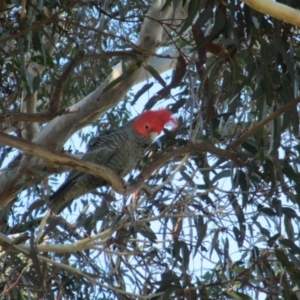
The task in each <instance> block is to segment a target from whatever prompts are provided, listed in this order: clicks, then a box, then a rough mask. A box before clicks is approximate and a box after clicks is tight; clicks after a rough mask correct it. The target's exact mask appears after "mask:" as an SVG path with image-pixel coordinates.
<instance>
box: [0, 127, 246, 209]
mask: <svg viewBox="0 0 300 300" xmlns="http://www.w3.org/2000/svg"><path fill="white" fill-rule="evenodd" d="M0 140H1V143H2V144H4V145H8V146H11V147H14V148H18V149H20V150H22V151H24V152H26V153H28V154H30V155H34V156H37V157H39V158H42V159H43V160H45V161H46V162H47V163H48V164H49V166H48V167H47V168H43V171H44V172H48V173H49V175H50V174H51V173H53V172H55V171H57V170H58V169H59V168H60V167H61V165H67V166H70V167H72V168H74V169H76V170H78V171H81V172H85V173H89V174H91V175H94V176H97V177H100V178H101V179H103V180H105V181H106V182H107V183H108V185H110V186H111V187H112V188H113V189H114V190H115V191H116V192H118V193H120V194H123V195H130V194H132V193H133V192H135V191H137V190H139V189H140V188H141V187H142V186H143V184H144V181H145V180H146V179H148V178H149V177H150V176H151V174H153V172H154V171H155V170H157V169H158V168H160V167H161V166H163V165H164V164H165V163H167V162H169V161H170V160H172V159H173V158H175V157H178V156H180V155H184V154H188V153H196V152H210V153H212V154H215V155H218V156H221V157H224V158H228V159H231V160H233V161H235V162H236V163H237V164H240V161H239V158H238V155H237V153H236V152H233V151H228V150H222V149H219V148H216V147H214V146H213V145H209V144H194V145H189V146H185V147H181V148H178V149H175V150H172V151H171V152H168V153H166V154H164V155H162V157H160V158H159V159H157V160H155V161H154V162H153V163H151V165H150V166H148V167H147V168H146V169H145V170H144V171H143V172H142V173H141V174H140V175H139V176H138V177H137V178H136V179H135V180H134V181H133V182H132V183H131V184H130V185H127V186H126V185H125V182H124V180H123V179H122V178H121V177H120V176H118V175H117V174H116V173H115V172H113V171H112V170H110V169H108V168H106V167H104V166H100V165H96V164H93V163H90V162H87V161H83V160H80V159H78V158H75V157H72V156H70V155H67V154H63V153H57V152H55V151H51V150H48V149H46V148H44V147H42V146H40V145H37V144H35V143H32V142H29V141H26V140H24V139H20V138H17V137H14V136H11V135H8V134H5V133H1V132H0ZM240 157H241V158H242V157H243V154H241V155H240ZM26 163H27V164H28V165H30V162H28V160H27V161H26ZM34 164H35V165H36V162H35V163H34ZM40 180H42V177H41V178H39V177H38V175H37V176H35V177H34V181H35V182H38V181H40ZM15 186H16V187H18V183H15ZM18 188H19V189H20V188H21V187H18ZM5 203H7V202H6V200H5V197H3V198H2V199H0V204H1V205H3V204H5Z"/></svg>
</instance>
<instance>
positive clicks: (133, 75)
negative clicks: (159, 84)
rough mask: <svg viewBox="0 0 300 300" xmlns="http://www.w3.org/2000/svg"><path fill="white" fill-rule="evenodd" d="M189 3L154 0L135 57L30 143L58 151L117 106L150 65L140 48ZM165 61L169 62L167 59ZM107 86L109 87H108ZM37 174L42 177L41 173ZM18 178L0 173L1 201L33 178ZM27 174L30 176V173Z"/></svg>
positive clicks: (155, 42)
mask: <svg viewBox="0 0 300 300" xmlns="http://www.w3.org/2000/svg"><path fill="white" fill-rule="evenodd" d="M188 2H189V1H187V3H186V5H185V7H184V10H183V8H182V7H181V6H180V7H179V8H178V9H177V10H175V11H174V8H173V6H172V5H170V6H168V7H167V8H166V9H165V10H163V11H161V9H162V7H163V5H164V4H165V1H160V0H156V1H153V3H152V6H151V8H150V10H149V14H148V15H149V18H145V20H144V23H143V25H142V30H141V34H140V39H139V43H138V47H140V48H141V54H140V55H138V56H137V58H136V59H131V60H127V61H126V62H120V63H119V64H118V65H117V66H116V68H115V69H114V70H113V72H112V73H111V74H110V75H109V76H108V77H107V78H106V79H105V80H104V82H103V83H102V84H101V85H100V86H99V87H98V88H97V89H96V90H95V91H94V92H92V93H91V94H89V95H88V96H86V97H85V98H84V99H82V100H81V101H80V102H78V103H76V104H74V105H73V106H71V107H70V108H69V111H70V112H76V113H74V114H72V115H71V114H68V115H64V116H60V117H57V118H55V119H54V120H52V121H51V122H50V123H49V124H48V125H47V126H46V127H44V128H43V130H42V131H41V132H40V133H39V134H38V135H37V136H36V137H35V138H34V139H33V142H35V143H36V144H39V145H41V146H43V147H45V148H47V149H52V150H58V149H60V148H61V146H62V145H63V144H64V143H65V142H66V141H67V139H68V138H69V137H70V136H71V135H72V134H73V133H74V132H76V131H77V130H79V129H81V128H82V127H84V126H85V125H86V124H87V123H88V122H91V121H93V120H95V119H97V118H99V117H100V116H102V115H103V114H104V113H105V112H106V111H107V110H108V109H110V108H112V107H114V106H115V105H117V104H118V103H119V102H120V101H121V100H122V98H123V97H124V96H125V95H126V93H127V91H128V90H129V89H130V88H131V87H132V86H133V85H134V84H135V83H136V82H138V81H140V80H141V79H140V78H141V74H143V75H145V74H146V73H143V72H144V68H143V66H144V65H147V64H149V62H150V61H151V59H152V56H151V55H149V54H148V55H147V54H145V53H143V49H146V50H147V51H150V52H152V53H155V52H156V51H157V49H158V48H159V46H160V44H161V43H162V42H163V41H162V40H160V38H161V37H162V36H163V31H164V29H163V27H162V26H161V24H160V22H162V21H163V20H171V21H172V20H177V21H174V22H175V23H176V24H177V22H178V18H177V14H179V15H180V16H181V17H182V16H184V15H187V10H188ZM150 18H151V19H150ZM154 20H155V21H154ZM143 47H145V48H143ZM168 62H169V63H170V61H168ZM169 68H170V66H169ZM124 70H126V72H127V74H124ZM148 76H149V75H148ZM120 78H121V79H122V80H120V82H116V80H118V79H120ZM112 83H113V84H112ZM110 85H111V86H110ZM107 87H109V89H108V88H107ZM39 167H41V161H40V162H39ZM44 167H45V168H47V166H46V165H44ZM20 169H21V170H22V172H23V173H24V172H26V170H30V169H31V171H34V170H36V165H34V164H32V163H31V164H28V162H27V161H23V163H22V162H21V165H19V166H18V170H20ZM8 176H9V178H11V180H10V182H8V181H7V178H8ZM37 176H38V177H41V176H42V175H37ZM18 177H20V175H19V171H16V170H15V172H13V171H11V170H7V171H5V172H2V174H1V176H0V193H1V195H2V197H1V201H2V203H7V202H9V201H11V200H12V199H13V198H14V196H15V195H16V193H18V192H19V190H20V188H22V187H24V186H26V185H28V184H29V183H32V181H27V178H26V180H25V181H23V184H22V185H21V183H20V184H19V185H18V186H17V185H16V184H15V182H16V178H18ZM27 177H29V175H28V176H27Z"/></svg>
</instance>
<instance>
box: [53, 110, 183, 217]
mask: <svg viewBox="0 0 300 300" xmlns="http://www.w3.org/2000/svg"><path fill="white" fill-rule="evenodd" d="M167 124H170V125H172V126H174V127H176V126H177V120H176V119H175V118H174V117H173V116H172V112H170V111H169V110H167V109H160V110H156V111H152V110H148V111H145V112H143V113H142V114H141V115H139V116H137V117H136V118H134V119H132V120H131V121H129V122H128V123H127V124H125V125H124V126H123V127H120V128H117V129H112V130H107V131H104V132H103V133H101V134H100V135H99V136H97V137H95V138H93V139H92V140H91V142H90V143H89V145H88V151H87V153H86V154H85V155H84V156H83V157H82V159H83V160H85V161H89V162H93V163H95V164H98V165H102V166H105V167H107V168H110V169H111V170H113V171H114V172H115V173H117V174H118V175H120V176H122V177H123V176H126V175H127V174H128V173H129V172H130V171H132V170H133V169H134V168H135V167H136V165H137V163H138V162H139V161H140V159H142V157H143V156H144V154H145V152H146V150H147V148H148V147H149V145H150V144H151V143H152V142H153V141H154V140H155V138H156V137H157V135H159V134H160V133H161V131H162V130H163V128H164V127H165V126H166V125H167ZM105 185H107V183H106V182H105V181H104V180H103V179H101V178H98V177H95V176H93V175H90V174H87V173H82V172H80V171H77V170H73V171H71V172H70V174H69V176H68V177H67V179H66V181H65V182H64V183H63V184H62V185H61V186H60V187H59V188H58V189H57V191H56V192H54V193H53V194H52V195H51V197H50V199H49V206H50V208H51V209H52V210H53V211H54V212H55V213H60V212H61V211H62V210H63V209H64V208H66V207H67V206H68V205H70V204H71V202H72V201H73V200H74V199H76V198H78V197H80V196H82V195H84V194H86V193H88V192H91V191H93V190H94V189H96V188H98V187H101V186H105Z"/></svg>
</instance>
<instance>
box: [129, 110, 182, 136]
mask: <svg viewBox="0 0 300 300" xmlns="http://www.w3.org/2000/svg"><path fill="white" fill-rule="evenodd" d="M166 125H171V126H172V127H173V128H176V127H177V120H176V119H175V118H174V117H173V116H172V112H171V111H169V110H168V109H160V110H147V111H145V112H143V113H142V114H141V115H140V116H138V117H137V118H136V119H135V120H134V121H133V128H134V130H135V131H136V132H137V133H138V134H140V135H142V136H149V135H151V134H153V133H156V134H157V135H158V134H160V133H161V132H162V130H163V129H164V127H165V126H166Z"/></svg>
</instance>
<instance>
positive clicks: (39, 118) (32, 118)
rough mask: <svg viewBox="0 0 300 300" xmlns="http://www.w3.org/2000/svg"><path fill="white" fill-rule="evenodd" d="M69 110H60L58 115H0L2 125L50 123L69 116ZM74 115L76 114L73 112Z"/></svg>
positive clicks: (9, 113)
mask: <svg viewBox="0 0 300 300" xmlns="http://www.w3.org/2000/svg"><path fill="white" fill-rule="evenodd" d="M69 113H71V112H69V111H67V110H60V111H58V112H56V113H49V112H42V113H22V112H8V113H5V114H0V123H4V122H14V121H17V122H41V123H44V122H48V121H51V120H52V119H54V118H55V117H57V116H61V115H64V114H69ZM73 113H74V112H73Z"/></svg>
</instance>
